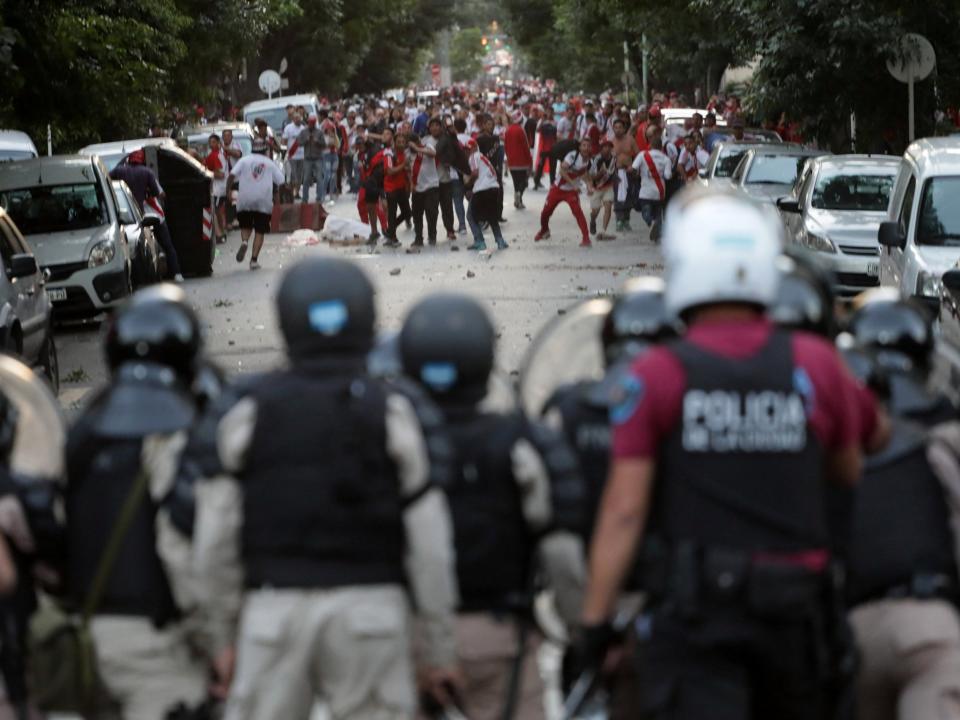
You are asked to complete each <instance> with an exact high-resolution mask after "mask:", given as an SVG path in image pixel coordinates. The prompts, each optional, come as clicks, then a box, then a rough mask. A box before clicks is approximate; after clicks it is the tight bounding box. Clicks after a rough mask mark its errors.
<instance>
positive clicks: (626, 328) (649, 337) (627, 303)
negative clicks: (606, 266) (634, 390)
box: [600, 277, 677, 366]
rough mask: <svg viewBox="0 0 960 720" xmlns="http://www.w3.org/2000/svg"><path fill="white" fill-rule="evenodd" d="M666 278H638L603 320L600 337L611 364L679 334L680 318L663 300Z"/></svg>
mask: <svg viewBox="0 0 960 720" xmlns="http://www.w3.org/2000/svg"><path fill="white" fill-rule="evenodd" d="M663 287H664V285H663V280H661V279H660V278H656V277H642V278H635V279H633V280H631V281H630V282H628V283H627V285H626V286H625V287H624V289H623V293H622V294H621V295H620V296H619V297H618V298H617V299H616V300H615V301H614V303H613V307H611V308H610V312H609V313H608V314H607V317H606V319H605V320H604V322H603V329H602V330H601V331H600V338H601V340H602V341H603V352H604V356H605V359H606V363H607V365H608V366H610V365H614V364H616V363H619V362H623V361H625V360H629V359H630V358H632V357H635V356H636V355H637V354H638V353H639V352H641V351H642V350H643V349H644V348H646V347H648V346H649V345H651V344H652V343H656V342H659V341H661V340H665V339H667V338H671V337H674V336H676V335H677V322H676V319H675V318H673V317H672V316H671V315H670V313H668V312H667V306H666V304H665V303H664V301H663Z"/></svg>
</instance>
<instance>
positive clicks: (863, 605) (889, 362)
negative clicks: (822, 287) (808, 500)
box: [847, 298, 960, 720]
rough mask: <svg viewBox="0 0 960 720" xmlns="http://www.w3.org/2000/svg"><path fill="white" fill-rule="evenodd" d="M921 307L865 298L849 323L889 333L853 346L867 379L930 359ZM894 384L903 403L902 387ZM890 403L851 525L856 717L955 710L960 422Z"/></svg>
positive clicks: (918, 373)
mask: <svg viewBox="0 0 960 720" xmlns="http://www.w3.org/2000/svg"><path fill="white" fill-rule="evenodd" d="M926 317H927V316H926V315H925V313H924V311H923V308H919V307H914V306H913V303H912V301H909V300H895V299H886V300H885V299H882V298H874V299H873V300H871V301H869V302H867V304H865V305H863V306H862V307H861V308H860V310H858V311H857V312H856V313H855V314H854V316H853V318H852V319H851V323H850V326H851V328H852V329H853V330H854V331H855V332H859V333H860V334H861V336H863V337H865V338H870V339H871V340H879V338H880V337H883V338H884V341H885V342H884V343H883V347H882V349H881V348H878V347H876V346H875V345H874V346H873V347H870V346H868V347H864V346H861V345H857V346H855V348H854V350H855V351H859V357H858V359H859V360H860V362H859V363H854V364H853V365H855V366H859V368H860V369H861V371H862V372H863V373H864V377H863V379H864V380H871V379H876V380H879V382H877V381H874V382H872V383H871V384H873V385H874V386H878V387H887V388H890V389H892V388H894V387H897V386H898V385H897V381H896V377H897V374H898V373H903V374H906V375H907V376H908V377H907V381H908V382H912V380H911V378H910V376H911V375H913V376H915V377H916V378H919V377H922V368H914V362H915V358H918V357H919V358H921V361H925V359H926V356H925V353H923V352H922V351H921V350H922V346H918V345H920V343H918V341H922V340H923V339H924V338H926V337H928V336H929V335H928V333H929V327H928V323H927V322H924V323H920V324H918V322H919V321H920V320H926ZM883 327H886V328H888V332H889V334H884V333H883V332H881V330H882V328H883ZM867 328H869V329H870V332H869V333H868V332H867ZM908 329H910V330H912V332H911V333H910V334H909V335H907V334H906V333H905V331H906V330H908ZM899 392H900V396H899V398H900V400H901V401H902V400H903V398H904V392H903V388H902V385H901V387H900V391H899ZM908 397H910V398H913V399H922V398H923V395H921V394H920V393H919V390H917V389H914V390H913V391H911V394H910V395H909V396H908ZM890 407H891V414H892V427H893V433H892V439H891V442H890V444H889V446H888V447H887V448H886V449H884V450H883V451H882V452H880V453H878V454H876V455H873V456H871V457H870V458H868V460H867V462H866V465H865V467H864V473H863V480H862V481H861V482H860V484H859V485H858V486H857V488H856V491H855V494H854V499H853V508H852V513H851V521H850V525H849V527H848V531H849V536H848V538H847V540H848V551H847V563H848V576H849V580H848V583H849V587H848V596H849V598H850V601H851V604H852V610H851V613H850V620H851V624H852V626H853V629H854V632H855V634H856V638H857V645H858V648H859V650H860V668H859V674H858V677H857V712H858V715H859V717H861V718H863V719H864V720H867V719H868V718H869V719H870V720H886V719H887V718H889V719H890V720H895V718H903V720H906V719H907V718H922V717H940V718H960V615H958V611H957V603H958V602H960V577H958V571H957V568H958V562H960V423H958V422H957V421H948V422H945V423H940V424H937V425H933V426H931V429H929V430H928V429H927V428H925V427H924V424H923V422H921V421H918V420H917V419H916V418H915V417H914V416H913V415H912V413H911V411H914V410H916V409H917V408H918V407H930V404H929V403H917V402H912V403H909V404H905V405H900V406H899V407H898V406H897V405H895V404H892V405H891V406H890ZM921 417H924V415H923V414H921ZM927 418H929V416H926V417H925V419H927Z"/></svg>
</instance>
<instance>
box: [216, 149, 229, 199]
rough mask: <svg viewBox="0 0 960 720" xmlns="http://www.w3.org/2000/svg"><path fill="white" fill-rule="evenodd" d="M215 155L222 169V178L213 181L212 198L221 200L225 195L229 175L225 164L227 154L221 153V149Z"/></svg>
mask: <svg viewBox="0 0 960 720" xmlns="http://www.w3.org/2000/svg"><path fill="white" fill-rule="evenodd" d="M211 152H212V151H211ZM217 154H218V155H219V156H220V167H221V168H222V169H223V177H222V178H214V179H213V188H212V190H213V196H214V197H217V198H221V197H223V196H224V195H226V194H227V175H229V174H230V170H229V167H230V166H229V164H228V163H227V154H226V153H225V152H224V151H223V148H221V149H219V150H217Z"/></svg>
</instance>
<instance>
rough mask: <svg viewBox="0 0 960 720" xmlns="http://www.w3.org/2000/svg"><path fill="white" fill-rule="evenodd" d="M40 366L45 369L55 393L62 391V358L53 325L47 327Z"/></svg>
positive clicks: (44, 373) (44, 372)
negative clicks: (58, 351)
mask: <svg viewBox="0 0 960 720" xmlns="http://www.w3.org/2000/svg"><path fill="white" fill-rule="evenodd" d="M40 368H41V369H42V370H43V375H44V377H46V378H47V382H49V383H50V387H51V388H52V389H53V394H54V395H57V394H59V393H60V358H59V357H58V356H57V343H56V341H55V340H54V339H53V326H52V325H51V326H50V327H49V328H48V329H47V339H46V340H45V341H44V343H43V350H41V351H40Z"/></svg>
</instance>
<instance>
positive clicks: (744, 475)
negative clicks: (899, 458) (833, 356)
mask: <svg viewBox="0 0 960 720" xmlns="http://www.w3.org/2000/svg"><path fill="white" fill-rule="evenodd" d="M670 347H671V350H672V353H673V354H674V356H675V357H676V358H677V359H678V360H679V361H680V363H681V364H682V366H683V370H684V373H685V376H686V379H687V383H686V394H685V397H684V403H685V404H696V403H697V402H699V401H701V400H703V399H704V398H705V397H706V396H710V397H711V398H713V399H715V400H716V399H719V398H725V401H726V402H727V403H728V409H730V410H731V414H730V415H728V416H726V417H727V418H728V420H727V421H726V422H723V423H720V424H719V425H713V424H712V423H711V422H708V421H707V419H706V418H705V417H703V418H701V417H698V416H697V414H696V413H686V412H685V413H684V415H683V416H682V417H681V419H680V420H679V423H678V425H677V426H676V427H675V428H674V429H673V430H672V431H671V432H670V433H669V435H668V437H667V439H666V443H665V447H664V449H663V451H662V453H661V454H660V456H659V458H658V471H657V472H658V474H657V478H656V483H655V489H654V497H653V505H652V511H651V519H650V530H649V534H648V540H647V541H645V543H644V556H643V558H642V562H643V563H644V583H645V586H646V589H647V590H648V591H649V592H650V595H651V608H650V612H649V613H648V614H646V615H645V616H643V617H642V618H641V619H640V620H639V621H638V623H637V627H636V630H637V634H638V638H639V641H640V649H639V653H640V666H639V674H640V679H641V684H642V688H643V689H642V707H641V708H640V710H641V712H640V716H641V717H647V718H657V719H660V718H671V719H673V718H680V719H685V718H691V719H692V718H704V717H711V718H721V719H724V720H725V719H726V718H737V719H741V718H744V719H745V718H821V717H825V716H826V712H827V702H828V701H827V698H826V693H825V683H824V680H825V677H826V675H827V674H828V669H829V668H828V667H827V663H828V648H827V633H826V632H825V630H824V628H825V626H826V625H827V624H828V622H829V617H828V616H829V612H828V607H827V604H826V602H825V599H826V598H827V597H828V596H829V593H830V590H831V588H830V587H829V585H830V583H829V578H828V574H827V573H826V572H824V570H823V568H820V567H816V568H811V569H807V568H805V567H804V565H803V563H802V562H799V561H798V560H797V558H801V557H803V554H804V553H807V552H808V551H811V550H820V549H822V548H825V547H826V545H827V528H826V521H825V518H824V510H823V488H822V487H821V483H822V480H821V478H822V459H823V453H822V451H821V448H820V447H819V444H818V441H817V439H816V437H815V436H814V434H813V432H812V430H811V428H809V427H808V424H807V418H806V413H805V412H804V398H803V397H802V396H801V395H800V394H799V393H798V391H797V390H796V389H795V388H794V364H793V357H792V349H791V338H790V335H789V334H788V333H785V332H782V331H775V332H774V333H773V334H772V335H771V337H770V340H769V342H768V343H767V345H766V347H765V348H763V349H762V350H761V351H760V352H759V353H757V354H756V355H755V356H754V357H752V358H750V359H747V360H742V359H740V360H732V359H728V358H722V357H719V356H716V355H713V354H711V353H708V352H706V351H704V350H702V349H700V348H698V347H697V346H695V345H693V344H691V343H689V342H687V341H685V340H680V341H678V342H676V343H674V344H672V345H671V346H670ZM759 397H765V398H766V399H767V400H770V401H772V403H773V405H774V406H775V407H776V408H777V410H776V412H774V413H773V414H772V415H771V416H770V417H769V418H768V419H767V420H766V421H764V422H753V423H744V424H742V425H741V424H740V423H739V422H738V420H739V417H740V413H741V409H742V408H747V409H749V405H750V404H751V403H752V402H754V401H755V400H756V399H757V398H759ZM744 412H746V410H744Z"/></svg>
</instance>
